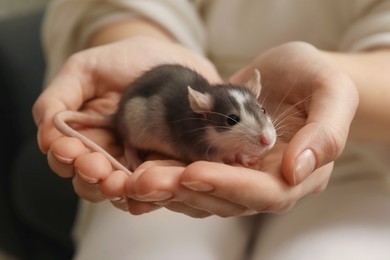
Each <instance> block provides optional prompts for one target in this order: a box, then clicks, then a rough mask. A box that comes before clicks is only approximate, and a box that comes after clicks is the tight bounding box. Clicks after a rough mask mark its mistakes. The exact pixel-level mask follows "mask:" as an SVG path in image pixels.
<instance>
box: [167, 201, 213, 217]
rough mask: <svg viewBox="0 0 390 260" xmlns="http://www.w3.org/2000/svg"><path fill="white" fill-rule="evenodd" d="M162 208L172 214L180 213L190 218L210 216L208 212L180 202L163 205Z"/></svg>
mask: <svg viewBox="0 0 390 260" xmlns="http://www.w3.org/2000/svg"><path fill="white" fill-rule="evenodd" d="M164 207H165V208H167V209H169V210H171V211H173V212H177V213H182V214H185V215H187V216H190V217H192V218H206V217H209V216H211V215H212V214H211V213H210V212H207V211H204V210H200V209H197V208H194V207H191V206H188V205H185V204H183V203H181V202H170V203H168V204H166V205H164Z"/></svg>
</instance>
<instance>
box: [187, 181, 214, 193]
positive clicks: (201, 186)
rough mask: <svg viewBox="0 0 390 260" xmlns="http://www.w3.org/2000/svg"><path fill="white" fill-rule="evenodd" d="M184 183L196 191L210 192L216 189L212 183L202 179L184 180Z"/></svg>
mask: <svg viewBox="0 0 390 260" xmlns="http://www.w3.org/2000/svg"><path fill="white" fill-rule="evenodd" d="M182 185H184V186H186V187H187V188H189V189H190V190H194V191H202V192H208V191H212V190H213V189H214V187H213V186H212V185H210V184H208V183H204V182H201V181H190V182H182Z"/></svg>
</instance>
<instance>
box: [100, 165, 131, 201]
mask: <svg viewBox="0 0 390 260" xmlns="http://www.w3.org/2000/svg"><path fill="white" fill-rule="evenodd" d="M128 178H129V175H128V174H127V173H125V172H124V171H121V170H116V171H114V172H112V173H110V174H109V175H108V176H107V177H106V178H105V179H103V180H101V181H100V182H99V187H100V190H101V192H102V194H103V195H104V196H105V197H106V198H107V199H109V200H111V201H116V200H121V199H123V198H124V197H125V193H124V192H125V190H124V187H125V183H126V180H127V179H128Z"/></svg>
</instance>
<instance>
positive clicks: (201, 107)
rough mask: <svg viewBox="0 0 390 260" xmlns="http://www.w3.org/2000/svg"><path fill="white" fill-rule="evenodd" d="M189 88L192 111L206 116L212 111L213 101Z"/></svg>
mask: <svg viewBox="0 0 390 260" xmlns="http://www.w3.org/2000/svg"><path fill="white" fill-rule="evenodd" d="M187 88H188V100H189V101H190V106H191V109H192V111H194V112H195V113H198V114H204V113H206V112H209V111H210V110H211V109H212V100H211V98H210V96H209V95H207V94H203V93H201V92H199V91H196V90H194V89H192V88H191V87H190V86H188V87H187Z"/></svg>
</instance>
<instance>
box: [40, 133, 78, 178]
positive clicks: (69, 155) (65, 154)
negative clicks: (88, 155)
mask: <svg viewBox="0 0 390 260" xmlns="http://www.w3.org/2000/svg"><path fill="white" fill-rule="evenodd" d="M84 153H85V147H84V146H83V145H82V144H81V142H80V141H79V140H78V139H75V138H69V137H62V138H59V139H57V140H56V141H54V142H53V143H52V145H51V147H50V150H49V152H48V155H47V158H48V163H49V166H50V168H51V169H52V170H53V171H54V172H55V173H57V174H58V175H59V176H61V177H65V178H66V177H72V176H73V175H74V166H73V162H74V160H75V159H76V158H77V157H78V156H80V155H82V154H84Z"/></svg>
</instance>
